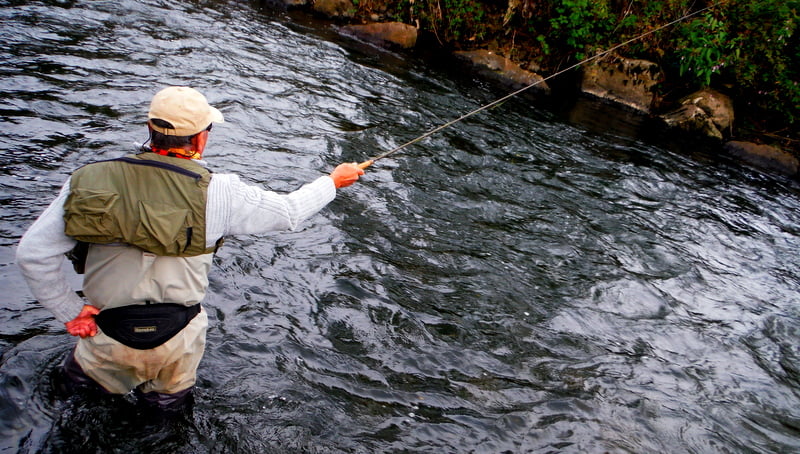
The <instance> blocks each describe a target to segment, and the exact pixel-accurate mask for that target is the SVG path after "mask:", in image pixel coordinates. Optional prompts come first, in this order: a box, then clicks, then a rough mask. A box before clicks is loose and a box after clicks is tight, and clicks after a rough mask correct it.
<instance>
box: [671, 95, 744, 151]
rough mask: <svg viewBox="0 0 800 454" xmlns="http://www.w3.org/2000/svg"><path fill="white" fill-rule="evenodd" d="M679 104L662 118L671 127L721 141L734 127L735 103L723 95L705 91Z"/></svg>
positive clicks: (690, 96) (688, 97) (686, 98)
mask: <svg viewBox="0 0 800 454" xmlns="http://www.w3.org/2000/svg"><path fill="white" fill-rule="evenodd" d="M679 103H680V107H679V108H677V109H675V110H673V111H672V112H669V113H666V114H664V115H661V117H660V118H661V120H663V121H664V123H666V124H667V126H669V127H676V128H679V129H682V130H684V131H688V132H693V133H699V134H701V135H704V136H707V137H711V138H714V139H719V140H722V139H723V138H724V137H725V136H726V135H727V132H728V131H730V130H731V128H732V127H733V102H732V101H731V99H730V98H729V97H727V96H725V95H723V94H722V93H719V92H717V91H714V90H711V89H703V90H700V91H698V92H695V93H692V94H691V95H689V96H687V97H685V98H683V99H681V100H680V101H679Z"/></svg>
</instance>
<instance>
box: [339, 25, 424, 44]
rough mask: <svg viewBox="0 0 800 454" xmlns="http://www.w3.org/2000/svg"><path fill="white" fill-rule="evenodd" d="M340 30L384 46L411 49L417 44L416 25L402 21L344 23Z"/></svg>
mask: <svg viewBox="0 0 800 454" xmlns="http://www.w3.org/2000/svg"><path fill="white" fill-rule="evenodd" d="M342 32H343V33H345V34H347V35H351V36H355V37H356V38H359V39H363V40H365V41H370V42H372V43H375V44H379V45H382V46H386V47H393V46H397V47H400V48H403V49H411V48H413V47H414V46H415V45H416V44H417V29H416V27H414V26H412V25H408V24H404V23H402V22H384V23H374V24H366V25H346V26H344V27H342Z"/></svg>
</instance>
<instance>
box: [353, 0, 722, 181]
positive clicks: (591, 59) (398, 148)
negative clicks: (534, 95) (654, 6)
mask: <svg viewBox="0 0 800 454" xmlns="http://www.w3.org/2000/svg"><path fill="white" fill-rule="evenodd" d="M719 3H721V2H717V3H713V4H711V5H709V6H706V7H705V8H702V9H699V10H697V11H695V12H693V13H689V14H686V15H684V16H681V17H680V18H678V19H675V20H674V21H672V22H669V23H666V24H664V25H662V26H660V27H658V28H654V29H653V30H650V31H648V32H645V33H642V34H641V35H638V36H636V37H634V38H631V39H629V40H627V41H625V42H623V43H621V44H617V45H616V46H614V47H611V48H609V49H606V50H604V51H602V52H600V53H598V54H596V55H594V56H592V57H589V58H586V59H584V60H581V61H579V62H578V63H575V64H574V65H571V66H569V67H567V68H564V69H562V70H560V71H557V72H555V73H553V74H551V75H549V76H547V77H545V78H543V79H541V80H537V81H536V82H533V83H532V84H529V85H526V86H524V87H522V88H520V89H519V90H517V91H514V92H512V93H509V94H507V95H505V96H503V97H502V98H499V99H497V100H495V101H492V102H490V103H489V104H486V105H484V106H481V107H479V108H477V109H475V110H473V111H470V112H467V113H465V114H464V115H461V116H460V117H458V118H456V119H454V120H450V121H448V122H447V123H444V124H442V125H440V126H437V127H436V128H434V129H431V130H430V131H428V132H426V133H425V134H422V135H421V136H419V137H417V138H415V139H412V140H409V141H408V142H406V143H404V144H402V145H400V146H397V147H395V148H393V149H391V150H389V151H387V152H385V153H383V154H380V155H378V156H375V157H373V158H370V159H368V160H366V161H364V162H361V163H359V164H358V166H359V167H361V168H362V169H366V168H367V167H369V166H371V165H372V164H373V163H374V162H375V161H377V160H379V159H383V158H386V157H388V156H391V155H393V154H395V153H397V152H398V151H400V150H402V149H403V148H406V147H408V146H409V145H413V144H415V143H417V142H419V141H420V140H423V139H425V138H427V137H430V136H432V135H433V134H436V133H437V132H439V131H441V130H443V129H445V128H449V127H450V126H452V125H454V124H456V123H458V122H459V121H461V120H464V119H466V118H469V117H471V116H473V115H475V114H477V113H479V112H482V111H484V110H486V109H490V108H492V107H494V106H496V105H498V104H500V103H502V102H503V101H506V100H508V99H510V98H513V97H514V96H517V95H519V94H520V93H522V92H524V91H526V90H529V89H531V88H533V87H535V86H536V85H539V84H541V83H543V82H546V81H548V80H550V79H552V78H554V77H556V76H560V75H561V74H564V73H565V72H568V71H571V70H573V69H575V68H577V67H579V66H581V65H583V64H586V63H589V62H591V61H594V60H597V59H599V58H602V57H605V56H606V55H608V54H610V53H611V52H614V51H615V50H617V49H619V48H621V47H624V46H627V45H628V44H630V43H632V42H634V41H638V40H640V39H642V38H644V37H645V36H647V35H651V34H653V33H656V32H658V31H660V30H663V29H665V28H668V27H671V26H673V25H675V24H677V23H679V22H682V21H684V20H686V19H689V18H690V17H694V16H696V15H698V14H700V13H703V12H705V11H708V10H710V9H711V8H713V7H715V6H717V5H718V4H719Z"/></svg>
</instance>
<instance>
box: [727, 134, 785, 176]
mask: <svg viewBox="0 0 800 454" xmlns="http://www.w3.org/2000/svg"><path fill="white" fill-rule="evenodd" d="M725 150H726V151H727V152H728V153H731V154H732V155H733V156H736V157H737V158H739V159H741V160H743V161H744V162H747V163H748V164H750V165H752V166H754V167H758V168H760V169H763V170H767V171H773V172H779V173H782V174H784V175H789V176H797V175H798V170H800V161H798V159H797V158H796V157H795V156H793V155H791V154H789V153H787V152H786V151H783V150H781V149H780V148H777V147H773V146H771V145H759V144H755V143H751V142H739V141H730V142H728V143H726V144H725Z"/></svg>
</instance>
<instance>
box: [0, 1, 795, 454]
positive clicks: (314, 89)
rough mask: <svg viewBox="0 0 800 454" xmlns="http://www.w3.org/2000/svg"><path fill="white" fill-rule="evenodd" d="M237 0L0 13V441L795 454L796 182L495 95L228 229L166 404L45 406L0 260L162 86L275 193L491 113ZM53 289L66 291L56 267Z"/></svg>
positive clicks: (140, 120)
mask: <svg viewBox="0 0 800 454" xmlns="http://www.w3.org/2000/svg"><path fill="white" fill-rule="evenodd" d="M331 34H332V33H331V31H330V29H327V28H324V27H323V28H318V27H317V26H313V24H305V25H303V24H300V23H298V22H297V21H294V20H291V19H289V18H288V17H286V16H285V15H282V14H280V13H271V12H269V11H263V10H259V9H257V8H255V7H254V6H253V5H252V4H249V3H247V2H233V1H229V2H213V1H205V2H200V1H197V2H182V1H177V2H175V1H173V2H162V1H154V0H148V1H141V2H139V1H132V0H122V1H86V0H77V1H68V0H64V1H61V2H59V1H38V2H37V1H11V0H6V1H2V2H0V115H1V116H0V128H2V134H0V164H2V167H0V214H2V230H0V243H1V244H0V285H2V290H3V292H2V293H3V295H2V297H0V298H2V305H0V355H1V356H0V383H1V385H0V430H1V431H2V432H0V452H23V453H33V452H53V453H57V452H82V453H85V452H104V453H105V452H120V453H132V452H148V453H173V452H184V453H203V452H213V453H221V452H237V453H271V452H333V453H337V452H347V453H372V452H426V453H446V452H453V453H466V452H480V453H483V452H486V453H499V452H512V453H517V452H535V453H545V452H592V453H595V452H613V453H618V452H631V453H651V452H676V453H683V452H695V453H706V452H712V453H716V452H728V453H738V452H757V453H767V452H798V451H800V396H799V394H800V348H799V347H798V344H799V342H798V339H800V306H799V305H798V303H799V302H800V297H799V296H798V289H800V286H799V285H798V281H799V280H800V272H799V271H798V270H800V256H799V255H798V248H799V247H800V214H798V209H799V208H800V192H798V188H797V186H796V185H794V184H792V183H790V182H788V181H784V180H779V179H773V178H771V177H765V176H761V175H758V174H756V173H753V172H750V171H747V170H742V169H739V168H737V167H736V166H733V165H729V164H728V163H726V162H725V161H724V160H717V159H709V158H708V157H703V156H702V155H696V153H695V150H692V149H691V148H690V147H687V148H685V149H683V150H677V151H676V150H672V151H670V150H667V149H665V148H663V147H657V146H654V145H651V144H649V143H647V142H643V141H640V140H637V139H634V138H630V137H623V136H619V135H615V134H609V133H601V131H602V130H603V124H604V123H603V120H602V118H600V119H595V121H594V122H593V123H592V124H591V125H581V124H572V123H568V122H564V121H562V120H561V119H560V118H558V117H554V116H553V115H550V114H548V113H546V112H544V111H542V110H541V109H538V108H537V107H536V106H533V105H530V103H528V102H525V101H523V100H512V101H509V102H507V103H505V104H504V105H503V106H501V107H499V108H496V109H493V110H490V111H487V112H485V113H483V114H481V115H479V116H476V117H472V118H470V119H468V120H467V121H464V122H462V123H459V124H458V125H456V126H454V127H453V128H451V129H448V130H446V131H444V132H442V133H440V134H438V135H435V136H433V137H432V138H430V139H427V140H425V141H424V142H422V143H421V144H420V145H416V146H413V147H410V148H408V149H407V150H405V151H404V152H403V153H401V154H397V155H396V156H395V157H392V159H387V160H384V161H380V163H379V165H376V166H374V167H373V168H371V169H370V170H369V171H368V173H367V175H366V176H365V177H364V179H363V182H362V183H359V184H357V185H356V186H353V187H352V188H348V189H346V190H343V191H342V192H341V193H340V195H339V197H338V198H337V200H335V201H334V202H333V203H332V204H331V205H330V206H329V207H327V208H326V209H325V210H323V211H322V212H321V213H320V214H319V215H317V216H316V217H314V218H313V219H312V220H310V221H309V222H306V223H305V224H304V225H303V226H302V228H301V229H300V230H299V231H296V232H288V233H277V234H273V235H269V236H267V237H263V238H255V237H238V238H232V239H230V240H229V241H228V242H227V243H226V246H225V247H224V248H223V250H222V251H221V253H220V254H219V255H218V257H217V259H216V265H217V266H216V268H215V269H214V271H213V273H212V275H211V282H212V284H211V289H210V295H209V297H208V299H207V301H206V304H205V305H206V308H207V310H208V311H209V315H210V318H211V328H210V331H209V344H210V347H209V349H208V351H207V353H206V356H205V357H204V360H203V362H202V364H201V367H200V372H199V383H198V389H197V393H196V403H195V406H194V409H193V411H192V412H191V413H190V414H186V415H183V416H181V417H176V418H172V419H163V418H158V417H155V416H153V415H149V414H147V413H145V412H144V411H143V410H141V409H139V408H138V407H136V406H135V405H134V404H133V403H132V402H133V401H132V400H131V399H130V398H128V397H120V398H116V399H108V398H96V397H91V396H68V395H65V394H64V393H63V392H61V391H59V388H58V386H57V383H58V380H57V377H56V375H55V370H56V368H57V365H58V363H59V362H60V361H61V360H62V359H63V358H64V356H65V355H66V354H67V352H68V351H69V350H70V348H71V346H72V345H73V343H74V340H73V339H72V338H71V337H70V336H68V335H67V334H65V332H64V329H63V326H62V325H61V324H60V323H57V322H55V321H54V320H53V318H52V316H51V315H50V314H49V313H48V312H47V311H46V310H44V309H43V308H41V307H40V306H39V305H38V304H37V302H36V301H34V300H33V298H32V296H31V295H30V292H29V291H28V289H27V287H26V286H25V285H24V283H23V282H22V279H21V276H20V275H19V271H18V269H17V268H16V266H15V265H14V251H15V247H16V243H17V241H18V239H19V237H20V236H21V235H22V233H23V232H24V231H25V229H26V228H27V226H28V225H30V223H31V222H33V220H34V219H35V218H36V216H38V214H39V213H40V212H41V210H42V209H43V208H44V207H45V206H46V205H47V204H48V203H49V201H50V200H51V198H52V197H53V196H54V195H55V193H56V191H57V189H58V188H59V187H60V185H61V184H62V182H63V181H64V179H65V177H66V176H67V175H68V174H69V173H70V172H71V171H72V170H73V169H75V168H76V167H78V166H80V165H82V164H85V163H88V162H91V161H95V160H98V159H102V158H110V157H115V156H118V155H120V154H122V153H124V152H128V151H131V150H133V149H134V148H135V147H136V146H137V144H140V143H141V142H143V141H144V139H145V135H146V129H145V126H144V119H145V114H146V110H147V105H148V102H149V100H150V98H151V97H152V95H153V94H154V93H155V91H156V90H157V89H158V88H160V87H162V86H165V85H170V84H187V85H192V86H195V87H198V88H199V89H201V90H202V91H203V92H205V93H206V95H207V96H208V98H209V99H210V101H211V102H212V103H213V104H215V105H217V106H218V107H220V109H221V110H222V111H223V113H224V114H225V116H226V119H227V120H228V123H227V124H225V125H220V126H218V127H215V128H214V131H213V132H212V137H211V142H210V145H209V149H208V152H207V153H206V155H207V157H208V160H209V162H210V164H211V166H212V167H213V168H214V169H215V170H217V171H222V172H236V173H240V174H241V175H242V176H243V177H244V178H246V179H248V180H250V181H252V182H253V183H258V184H263V185H266V186H268V187H270V188H272V189H274V190H278V191H289V190H292V189H294V188H297V187H298V186H299V185H300V184H302V183H304V182H307V181H310V180H312V179H314V178H315V177H317V176H318V175H321V174H323V173H324V172H328V171H330V169H332V168H333V166H334V165H336V164H337V163H339V162H342V161H356V160H363V159H365V158H367V157H369V156H373V155H375V154H377V153H379V152H381V151H384V150H387V149H390V148H391V147H393V146H396V145H398V144H400V143H403V142H405V141H406V140H409V139H411V138H413V137H415V136H416V135H418V134H421V133H422V132H425V131H427V130H429V129H431V128H432V127H434V126H437V125H439V124H442V123H443V122H445V121H448V120H450V119H452V118H455V117H456V116H457V115H459V114H461V113H464V112H467V111H470V110H472V109H474V108H476V107H478V106H480V105H481V104H484V103H486V102H489V101H491V100H493V99H495V98H496V96H495V95H496V94H497V93H496V92H495V93H492V90H491V89H490V87H487V86H484V85H483V84H482V83H481V82H480V81H471V80H469V79H465V78H463V77H460V78H459V77H456V76H457V75H455V74H450V73H447V72H446V71H439V70H436V69H431V68H432V67H431V66H427V65H424V64H421V63H419V62H417V61H414V59H405V60H404V59H402V58H400V57H398V56H394V55H391V54H388V53H381V52H379V51H377V50H369V49H368V48H364V47H359V46H351V45H349V44H346V43H343V42H340V41H337V40H331V39H329V38H330V35H331ZM75 285H76V288H79V285H80V282H79V279H77V278H76V279H75Z"/></svg>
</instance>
